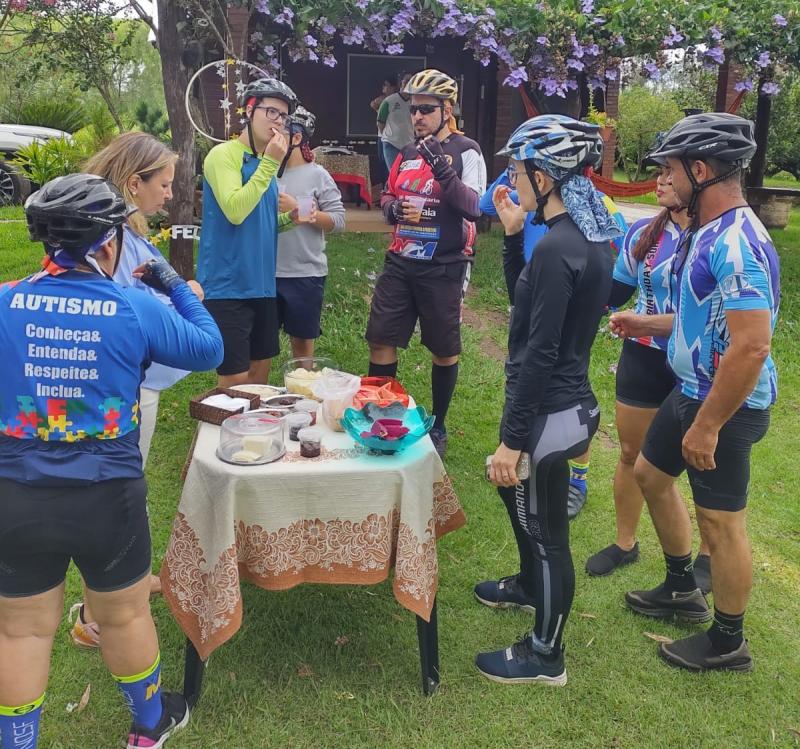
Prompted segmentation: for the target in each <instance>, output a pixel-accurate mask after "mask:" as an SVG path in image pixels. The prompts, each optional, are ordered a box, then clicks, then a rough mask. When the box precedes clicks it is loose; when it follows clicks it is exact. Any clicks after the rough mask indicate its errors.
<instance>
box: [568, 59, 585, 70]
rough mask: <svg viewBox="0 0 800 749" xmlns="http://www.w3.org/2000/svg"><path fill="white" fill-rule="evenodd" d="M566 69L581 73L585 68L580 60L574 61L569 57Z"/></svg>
mask: <svg viewBox="0 0 800 749" xmlns="http://www.w3.org/2000/svg"><path fill="white" fill-rule="evenodd" d="M567 67H568V68H572V69H573V70H578V71H581V70H583V69H584V68H585V67H586V66H585V65H584V64H583V63H582V62H581V61H580V60H576V59H575V58H573V57H570V58H568V59H567Z"/></svg>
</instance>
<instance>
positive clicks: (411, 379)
mask: <svg viewBox="0 0 800 749" xmlns="http://www.w3.org/2000/svg"><path fill="white" fill-rule="evenodd" d="M773 236H774V238H775V241H776V243H777V244H778V245H779V247H780V250H781V256H782V262H783V268H782V279H783V288H784V292H783V304H782V314H781V320H780V324H779V327H778V331H777V334H776V336H775V345H774V349H775V358H776V360H777V364H778V368H779V372H780V377H781V396H780V399H779V402H778V404H777V405H776V407H775V409H774V412H773V421H772V426H771V429H770V432H769V434H768V435H767V437H766V438H765V439H764V440H763V442H762V443H761V444H759V445H757V446H756V448H755V450H754V454H753V475H752V487H751V497H750V507H751V515H750V533H751V538H752V542H753V547H754V569H755V588H754V592H753V597H752V601H751V605H750V607H749V610H748V618H747V633H748V637H749V638H750V646H751V649H752V651H753V653H754V656H755V659H756V664H757V669H756V671H755V672H754V673H752V674H748V675H739V674H711V675H707V676H697V675H691V674H687V673H684V672H681V671H677V670H673V669H670V668H669V667H667V666H665V665H664V664H662V663H661V662H660V660H659V659H658V658H657V657H656V654H655V643H654V642H652V641H651V640H650V639H648V638H647V637H646V636H645V633H652V634H658V635H666V636H668V637H673V638H676V637H680V636H683V635H684V633H685V632H686V630H685V629H682V628H680V627H677V626H673V625H671V624H666V623H661V622H650V621H647V620H643V619H641V618H638V617H636V616H634V615H632V614H630V613H629V612H627V611H626V610H625V609H624V607H623V605H622V592H623V591H625V590H627V589H630V588H632V587H641V586H650V585H652V584H654V583H656V582H657V581H658V580H659V579H660V578H661V577H662V576H663V561H662V558H661V554H660V552H659V547H658V544H657V541H656V538H655V535H654V532H653V528H652V525H651V523H650V521H649V519H648V518H646V517H645V518H644V519H643V522H642V528H641V545H642V561H641V562H640V563H639V564H637V565H634V566H632V567H628V568H626V569H624V570H623V571H621V572H620V573H618V574H617V575H615V576H613V577H611V578H607V579H599V580H591V579H589V578H587V577H586V576H585V574H584V573H583V572H582V567H583V563H584V561H585V559H586V557H587V556H588V555H589V554H591V553H593V552H594V551H596V550H597V549H599V548H600V547H602V546H605V545H606V544H608V543H610V542H611V541H612V540H613V525H614V521H613V509H612V496H611V478H612V473H613V469H614V464H615V461H616V458H617V449H616V433H615V429H614V426H613V423H612V422H613V392H614V376H613V374H612V372H611V370H610V367H611V365H612V364H613V363H614V362H615V361H616V360H617V358H618V356H619V343H618V342H617V341H615V340H613V339H611V338H610V337H609V336H607V335H605V334H601V335H599V336H598V339H597V343H596V345H595V350H594V355H593V359H592V365H591V376H592V382H593V385H594V388H595V390H596V392H597V394H598V397H599V399H600V401H601V405H602V407H603V417H602V428H601V434H600V435H598V437H599V438H598V439H596V440H595V444H594V452H593V456H592V467H591V471H590V479H589V482H590V493H591V496H590V500H589V503H588V505H587V507H586V509H585V510H584V511H583V513H582V514H581V515H580V517H579V518H578V519H577V520H576V521H575V522H574V523H573V524H572V526H571V532H572V548H573V553H574V556H575V561H576V568H577V570H578V574H577V591H576V598H575V604H574V608H573V613H572V616H571V618H570V621H569V624H568V627H567V634H566V643H567V658H568V669H569V674H570V681H569V684H568V685H567V686H566V688H564V689H539V688H536V687H503V686H499V685H496V684H491V683H489V682H487V681H486V680H485V679H483V678H482V677H480V676H479V675H478V674H477V672H476V671H475V669H474V666H473V664H472V661H473V657H474V655H475V653H476V652H478V651H479V650H485V649H494V648H499V647H504V646H506V645H508V644H509V643H510V642H511V641H512V640H514V639H515V638H516V637H517V635H519V634H520V633H521V632H523V631H525V630H526V629H528V628H529V627H530V626H531V619H530V617H529V616H527V615H524V614H522V613H515V612H494V611H491V610H489V609H486V608H484V607H482V606H480V605H478V604H476V602H475V601H474V599H473V597H472V593H471V589H472V586H473V584H474V583H475V582H476V581H478V580H482V579H485V578H487V577H495V576H498V575H502V574H509V573H512V572H514V571H515V570H516V568H517V567H516V565H517V562H516V559H515V556H516V555H515V547H514V541H513V536H512V534H511V530H510V527H509V523H508V520H507V517H506V514H505V511H504V509H503V508H502V505H501V503H500V502H499V500H498V498H497V495H496V493H495V491H494V490H493V489H492V488H491V487H490V486H489V485H488V484H487V483H486V481H485V480H484V479H483V477H482V472H483V471H482V468H483V460H484V456H485V455H487V454H488V453H490V452H492V451H493V450H494V448H495V447H496V445H497V436H496V435H497V423H498V419H499V415H500V410H501V406H502V388H503V369H502V363H501V362H500V361H497V360H496V359H494V358H492V357H490V356H488V355H487V354H485V353H484V351H483V347H482V344H483V343H484V339H483V337H482V336H485V335H490V336H492V337H493V338H494V339H495V340H496V341H498V342H501V343H502V342H503V341H504V331H503V330H502V325H500V324H499V319H500V316H501V315H504V314H505V310H506V306H507V299H506V297H505V292H504V290H503V276H502V266H501V262H500V245H499V235H498V234H496V233H493V234H490V235H482V236H481V237H480V242H479V252H478V257H477V263H476V267H475V272H474V274H473V289H474V293H473V294H472V295H471V296H470V300H469V304H470V306H472V307H473V309H474V310H475V311H477V312H478V313H479V314H480V315H481V317H482V318H483V319H484V320H487V321H489V323H490V325H491V324H494V328H490V329H489V330H488V331H487V332H485V333H480V334H479V333H478V332H476V331H474V330H472V329H466V330H465V333H464V335H465V350H464V356H463V360H462V366H461V374H460V380H459V387H458V390H457V393H456V398H455V401H454V404H453V407H452V411H451V416H450V417H449V424H450V430H451V446H450V452H449V454H448V457H447V461H446V463H447V468H448V471H449V473H450V475H451V477H452V479H453V482H454V484H455V487H456V490H457V492H458V494H459V496H460V498H461V502H462V504H463V505H464V508H465V510H466V513H467V517H468V520H469V522H468V524H467V526H466V527H465V528H464V529H462V530H460V531H458V532H457V533H454V534H451V535H449V536H446V537H445V538H444V539H443V540H442V541H441V542H440V544H439V562H440V590H439V617H440V650H441V653H440V655H441V664H442V686H441V689H440V691H439V693H438V694H437V695H436V696H435V697H434V698H432V699H426V698H424V697H422V695H421V692H420V689H419V684H418V682H419V672H418V659H417V649H416V637H415V627H414V618H413V616H412V615H410V614H409V613H408V612H406V611H405V610H403V609H401V608H400V607H399V606H398V604H397V603H396V602H395V600H394V598H393V596H392V593H391V589H390V587H389V585H388V584H383V585H379V586H375V587H373V588H360V587H332V586H312V585H307V586H302V587H299V588H296V589H294V590H292V591H288V592H285V593H266V592H264V591H260V590H257V589H255V588H252V587H249V586H246V587H245V590H244V599H245V620H244V623H243V626H242V629H241V630H240V632H239V633H238V635H237V636H236V637H235V638H234V639H233V640H232V641H231V642H229V643H228V644H227V645H225V646H224V647H222V648H221V649H220V650H218V651H217V652H216V653H215V654H214V656H213V657H212V659H211V662H210V665H209V668H208V673H207V676H206V682H205V692H204V696H203V699H202V702H201V703H200V705H199V707H198V709H197V711H196V713H195V714H194V716H193V719H192V722H191V724H190V726H189V727H188V728H187V729H186V730H185V731H184V732H183V733H181V734H179V735H178V736H177V737H176V738H175V739H174V740H173V741H172V742H170V744H169V746H170V747H174V748H175V749H180V748H182V747H197V748H198V749H199V748H200V747H202V748H203V749H209V748H211V747H230V746H234V747H270V748H271V747H292V748H293V749H302V748H306V747H307V748H309V749H310V748H311V747H314V748H317V747H331V748H333V747H336V748H337V749H338V748H340V747H346V748H347V749H349V748H350V747H353V748H356V747H365V748H366V747H381V749H383V748H384V747H386V748H395V747H397V749H400V748H401V747H426V748H428V747H431V748H435V749H439V748H449V747H452V748H453V749H456V748H458V749H461V748H463V747H491V748H492V749H495V748H496V749H505V748H506V747H509V748H510V747H519V746H531V747H537V749H550V748H553V749H555V748H556V747H559V748H561V747H574V748H576V749H601V748H602V749H604V748H609V749H610V748H611V747H616V748H624V749H628V748H630V749H661V748H664V749H667V748H669V749H684V748H685V749H689V748H690V747H704V748H705V747H708V748H711V749H715V748H716V747H735V748H737V749H738V748H739V747H742V748H746V749H753V748H761V747H764V748H766V747H770V748H773V747H794V746H797V745H798V733H797V732H798V731H800V702H799V701H798V694H800V656H799V655H798V653H799V652H800V649H799V648H798V629H797V628H798V621H800V509H799V508H798V502H797V495H796V490H795V483H794V482H795V480H796V479H795V476H794V467H795V464H796V456H797V454H798V449H799V448H800V444H798V437H797V423H798V413H799V412H800V395H799V394H800V387H798V386H799V385H800V382H798V380H799V379H800V348H798V345H797V335H798V332H799V331H798V325H799V324H800V253H798V249H800V211H794V213H793V216H792V223H791V225H790V227H789V228H788V229H787V230H785V231H782V232H775V233H774V235H773ZM385 241H386V239H385V237H383V236H373V235H352V234H345V235H341V236H339V237H335V238H333V239H332V240H331V242H330V245H329V256H330V278H329V283H328V288H327V299H326V302H327V307H326V309H325V313H324V314H325V317H324V320H323V327H324V329H325V337H324V338H323V339H322V342H321V343H320V346H319V349H320V350H321V351H324V352H326V353H330V354H331V355H333V356H334V357H335V358H337V359H338V360H339V361H340V362H341V363H342V365H343V366H344V367H345V368H347V369H350V370H351V371H363V370H364V369H365V368H366V363H367V352H366V346H365V344H364V341H363V331H364V326H365V322H366V316H367V310H368V298H369V293H370V287H369V284H370V281H369V279H368V278H367V274H368V273H369V272H370V271H374V272H379V270H380V266H381V262H382V252H381V249H382V247H383V246H384V244H385ZM371 249H372V250H374V252H370V250H371ZM38 258H39V251H38V250H36V249H35V248H32V247H31V246H30V245H29V244H28V243H27V239H26V231H25V227H24V225H23V224H9V225H2V226H0V279H8V278H12V277H19V276H20V275H21V274H23V273H26V272H29V271H32V270H34V269H35V267H36V266H37V264H38ZM492 321H495V322H494V323H492ZM283 358H285V354H284V355H283V357H282V359H283ZM281 361H282V360H281ZM280 363H281V362H280V361H279V362H278V363H277V365H276V366H275V367H274V368H273V370H274V371H280ZM429 371H430V365H429V357H428V354H427V353H426V352H425V351H424V350H423V349H422V348H421V347H420V345H419V344H418V343H417V342H415V343H414V344H413V345H412V346H411V347H410V348H409V350H408V351H406V352H405V353H404V354H403V356H402V359H401V365H400V376H401V378H402V379H403V381H404V382H405V383H406V385H407V386H408V388H409V390H410V391H411V392H412V393H414V394H415V396H416V397H418V398H419V399H420V400H421V402H423V403H424V404H425V405H426V406H430V403H429V392H430V390H429V388H430V384H429ZM273 379H275V380H276V381H277V379H278V378H277V377H275V376H274V377H273ZM212 380H213V378H212V376H210V375H207V374H202V375H192V376H190V377H188V378H187V379H185V380H184V381H183V382H181V383H180V384H179V385H177V386H176V387H175V388H173V389H172V390H170V391H168V392H167V393H165V394H164V396H163V397H162V408H161V412H160V415H159V425H158V430H157V432H156V436H155V440H154V444H153V448H152V451H151V463H150V464H149V465H148V479H149V482H150V506H151V522H152V527H153V543H154V559H155V560H159V559H160V558H161V557H162V555H163V552H164V549H165V546H166V542H167V537H168V534H169V530H170V525H171V521H172V518H173V515H174V512H175V508H176V506H177V503H178V499H179V496H180V491H181V485H180V482H179V481H178V480H177V476H178V475H179V471H180V468H181V466H182V464H183V461H184V458H185V455H186V451H187V449H188V446H189V442H190V440H191V436H192V433H193V429H194V424H193V422H192V421H191V420H190V419H189V417H188V415H187V405H186V404H187V400H188V398H189V397H190V396H191V395H193V394H195V393H197V392H200V391H202V390H203V389H204V388H205V387H206V386H207V385H209V384H210V383H211V382H212ZM684 488H685V484H684ZM78 596H79V589H78V586H77V580H76V576H75V575H74V573H71V574H70V578H69V590H68V600H69V601H70V602H71V601H74V600H76V599H77V598H78ZM153 611H154V615H155V618H156V623H157V626H158V630H159V633H160V637H161V645H162V653H163V673H164V681H165V684H166V685H167V686H168V687H169V688H179V687H180V685H181V673H182V671H181V669H182V654H183V643H184V639H183V636H182V634H181V632H180V631H179V629H178V628H177V626H176V625H175V623H174V622H173V620H172V618H171V616H170V614H169V612H168V610H167V608H166V606H165V605H164V603H163V601H162V600H160V599H155V600H154V602H153ZM339 635H346V636H347V637H348V638H349V644H347V645H346V646H344V647H337V646H336V645H335V644H334V640H335V639H336V637H337V636H339ZM301 667H307V669H305V668H304V669H303V671H302V672H301V673H303V674H307V673H309V671H310V673H311V675H310V676H301V673H299V670H300V669H301ZM87 683H91V684H92V696H91V700H90V702H89V704H88V706H87V708H86V709H85V710H84V711H83V712H81V713H80V714H76V713H71V714H70V713H67V712H66V706H67V704H68V703H69V702H78V700H79V699H80V696H81V694H82V693H83V691H84V689H85V687H86V684H87ZM127 723H128V715H127V711H126V709H125V708H124V706H123V703H122V701H121V699H120V698H119V696H118V695H117V693H116V690H115V688H114V686H113V684H112V682H111V679H110V677H109V676H108V675H107V673H106V672H105V670H104V668H103V665H102V661H101V659H100V656H99V654H97V653H87V652H79V651H78V650H76V649H75V648H73V647H72V646H71V645H70V644H69V642H68V637H67V627H66V625H65V626H64V627H63V628H62V630H61V631H60V632H59V635H58V637H57V641H56V648H55V654H54V658H53V668H52V674H51V680H50V687H49V697H48V702H47V710H46V714H45V718H44V725H43V738H42V741H41V743H40V746H41V747H44V749H67V748H69V749H72V747H75V746H78V745H80V746H91V747H100V748H101V749H106V747H122V746H123V744H124V741H123V735H124V733H125V729H126V726H127Z"/></svg>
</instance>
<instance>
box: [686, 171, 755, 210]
mask: <svg viewBox="0 0 800 749" xmlns="http://www.w3.org/2000/svg"><path fill="white" fill-rule="evenodd" d="M681 164H683V171H685V172H686V176H687V177H688V178H689V182H691V183H692V197H691V198H690V200H689V204H688V205H687V206H686V215H687V216H688V217H689V218H695V217H696V214H697V203H698V202H699V200H700V193H701V192H703V190H705V189H706V188H707V187H711V186H712V185H716V184H719V183H720V182H724V181H725V180H726V179H728V178H729V177H732V176H733V175H734V174H736V172H738V171H740V170H741V167H739V166H737V165H734V166H732V167H731V168H730V169H729V170H728V171H727V172H725V173H723V174H718V175H717V176H716V177H712V178H711V179H707V180H706V181H705V182H698V181H697V180H696V179H695V178H694V174H692V167H691V165H690V164H689V159H687V158H686V157H685V156H684V157H683V158H682V159H681Z"/></svg>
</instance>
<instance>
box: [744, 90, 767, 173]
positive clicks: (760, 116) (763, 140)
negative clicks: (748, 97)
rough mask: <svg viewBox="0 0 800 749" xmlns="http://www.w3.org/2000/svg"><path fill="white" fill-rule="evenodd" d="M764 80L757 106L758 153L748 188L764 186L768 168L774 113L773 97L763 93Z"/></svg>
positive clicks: (754, 158)
mask: <svg viewBox="0 0 800 749" xmlns="http://www.w3.org/2000/svg"><path fill="white" fill-rule="evenodd" d="M763 83H764V79H763V78H762V79H761V80H760V81H759V82H758V92H759V93H758V104H757V105H756V133H755V135H756V153H755V155H754V156H753V160H752V161H751V162H750V171H749V172H748V173H747V180H746V182H747V186H748V187H762V186H763V185H764V170H765V168H766V166H767V140H768V139H769V120H770V116H771V112H772V97H771V96H767V95H766V94H762V93H761V86H762V85H763Z"/></svg>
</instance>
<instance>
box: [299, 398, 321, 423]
mask: <svg viewBox="0 0 800 749" xmlns="http://www.w3.org/2000/svg"><path fill="white" fill-rule="evenodd" d="M317 409H319V401H312V400H311V399H309V398H306V399H305V400H301V401H297V403H295V404H294V410H295V413H305V414H310V415H311V426H312V427H313V426H314V425H315V424H316V423H317Z"/></svg>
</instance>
